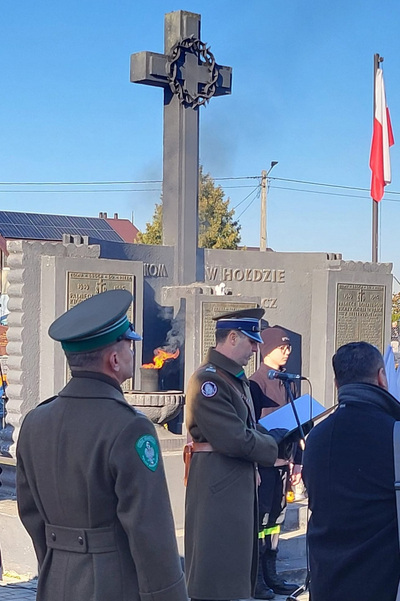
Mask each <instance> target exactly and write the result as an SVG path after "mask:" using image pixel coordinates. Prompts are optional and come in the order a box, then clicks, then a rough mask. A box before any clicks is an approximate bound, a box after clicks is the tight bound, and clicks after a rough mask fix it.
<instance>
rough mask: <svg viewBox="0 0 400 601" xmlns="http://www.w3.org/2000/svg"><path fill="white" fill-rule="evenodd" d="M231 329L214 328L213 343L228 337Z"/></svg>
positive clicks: (221, 341)
mask: <svg viewBox="0 0 400 601" xmlns="http://www.w3.org/2000/svg"><path fill="white" fill-rule="evenodd" d="M230 332H232V330H215V343H216V344H222V343H223V342H225V340H226V339H227V338H228V336H229V333H230Z"/></svg>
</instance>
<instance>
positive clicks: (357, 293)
mask: <svg viewBox="0 0 400 601" xmlns="http://www.w3.org/2000/svg"><path fill="white" fill-rule="evenodd" d="M385 291H386V289H385V286H372V285H368V284H338V285H337V301H336V348H339V347H340V346H342V345H343V344H347V343H348V342H357V341H360V340H364V341H365V342H369V343H370V344H373V345H375V346H376V347H378V348H379V350H380V351H381V352H383V350H384V349H383V344H384V327H385Z"/></svg>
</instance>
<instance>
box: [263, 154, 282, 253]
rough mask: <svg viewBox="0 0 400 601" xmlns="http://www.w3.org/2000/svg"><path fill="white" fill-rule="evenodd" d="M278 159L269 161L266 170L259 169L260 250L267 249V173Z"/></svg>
mask: <svg viewBox="0 0 400 601" xmlns="http://www.w3.org/2000/svg"><path fill="white" fill-rule="evenodd" d="M277 164H278V161H271V166H270V168H269V169H268V171H265V170H263V171H261V216H260V251H265V250H267V192H268V175H269V173H270V172H271V169H273V168H274V167H275V165H277Z"/></svg>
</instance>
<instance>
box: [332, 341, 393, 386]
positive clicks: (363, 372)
mask: <svg viewBox="0 0 400 601" xmlns="http://www.w3.org/2000/svg"><path fill="white" fill-rule="evenodd" d="M332 365H333V371H334V372H335V378H336V383H337V386H338V388H340V386H343V385H344V384H354V383H355V382H364V383H367V384H376V378H377V374H378V371H379V370H380V368H381V367H383V368H384V367H385V365H384V362H383V357H382V355H381V353H380V352H379V351H378V349H377V348H376V346H373V345H372V344H369V343H368V342H349V344H345V345H343V346H341V347H340V348H339V349H338V350H337V351H336V354H335V355H333V357H332Z"/></svg>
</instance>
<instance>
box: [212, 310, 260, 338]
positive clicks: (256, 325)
mask: <svg viewBox="0 0 400 601" xmlns="http://www.w3.org/2000/svg"><path fill="white" fill-rule="evenodd" d="M263 315H264V309H261V308H260V307H256V308H253V309H241V310H239V311H233V312H231V313H223V314H222V315H219V316H217V317H213V319H214V321H216V322H217V323H216V329H217V330H227V329H229V330H239V331H240V332H242V333H243V334H245V335H246V336H248V337H249V338H251V340H254V341H255V342H262V338H261V336H260V319H261V317H262V316H263Z"/></svg>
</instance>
